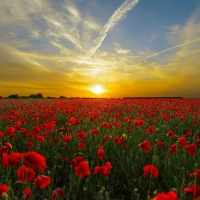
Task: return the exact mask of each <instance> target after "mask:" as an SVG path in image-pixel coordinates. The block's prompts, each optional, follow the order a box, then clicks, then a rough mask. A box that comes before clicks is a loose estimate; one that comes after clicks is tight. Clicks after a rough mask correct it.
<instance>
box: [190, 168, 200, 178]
mask: <svg viewBox="0 0 200 200" xmlns="http://www.w3.org/2000/svg"><path fill="white" fill-rule="evenodd" d="M195 174H197V175H198V180H200V169H195V170H194V171H193V172H192V173H191V174H190V178H194V176H195Z"/></svg>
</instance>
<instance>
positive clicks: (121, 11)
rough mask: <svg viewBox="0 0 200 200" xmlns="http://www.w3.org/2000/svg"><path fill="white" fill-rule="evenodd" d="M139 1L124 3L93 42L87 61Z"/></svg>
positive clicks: (126, 1)
mask: <svg viewBox="0 0 200 200" xmlns="http://www.w3.org/2000/svg"><path fill="white" fill-rule="evenodd" d="M138 1H139V0H125V1H124V3H123V4H122V5H121V6H120V7H119V8H118V9H117V10H116V11H115V12H114V13H113V14H112V16H111V17H110V19H109V20H108V22H107V23H106V24H105V25H104V27H103V29H102V30H101V32H100V34H99V36H98V38H97V39H95V40H94V41H93V44H92V47H91V48H90V49H89V50H88V52H87V54H86V59H88V58H90V57H91V56H92V55H93V54H94V53H95V52H96V50H97V49H98V48H99V47H100V46H101V44H102V42H103V40H104V39H105V37H106V35H107V33H108V32H109V30H110V29H111V28H113V27H114V26H115V25H116V24H117V23H118V22H119V21H120V20H122V19H123V18H124V17H125V16H126V14H127V13H128V12H129V11H130V10H131V9H132V8H133V7H134V6H135V5H136V4H137V3H138Z"/></svg>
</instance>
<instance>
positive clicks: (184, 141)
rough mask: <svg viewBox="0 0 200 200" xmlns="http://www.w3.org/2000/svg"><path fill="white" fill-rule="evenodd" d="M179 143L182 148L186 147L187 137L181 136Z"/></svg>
mask: <svg viewBox="0 0 200 200" xmlns="http://www.w3.org/2000/svg"><path fill="white" fill-rule="evenodd" d="M178 142H179V144H180V145H181V147H182V148H184V147H185V146H186V139H185V137H180V138H179V139H178Z"/></svg>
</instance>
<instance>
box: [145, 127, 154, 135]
mask: <svg viewBox="0 0 200 200" xmlns="http://www.w3.org/2000/svg"><path fill="white" fill-rule="evenodd" d="M145 132H146V133H151V134H153V133H154V132H155V129H154V127H153V126H149V127H148V128H147V129H146V130H145Z"/></svg>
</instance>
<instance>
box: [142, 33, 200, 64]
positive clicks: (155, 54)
mask: <svg viewBox="0 0 200 200" xmlns="http://www.w3.org/2000/svg"><path fill="white" fill-rule="evenodd" d="M198 39H200V37H198V38H195V39H193V40H190V41H188V42H185V43H182V44H179V45H177V46H174V47H171V48H169V49H165V50H163V51H160V52H158V53H154V54H152V55H150V56H147V57H145V58H142V59H140V60H139V61H141V60H144V59H146V58H151V57H154V56H157V55H159V54H161V53H164V52H166V51H170V50H172V49H175V48H177V47H180V46H184V45H186V44H189V43H192V42H194V41H196V40H198Z"/></svg>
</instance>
